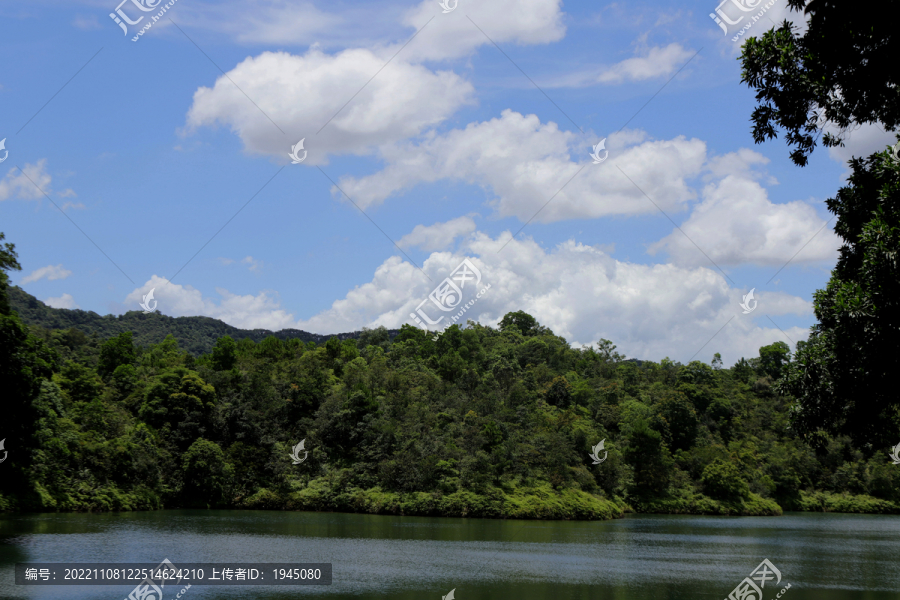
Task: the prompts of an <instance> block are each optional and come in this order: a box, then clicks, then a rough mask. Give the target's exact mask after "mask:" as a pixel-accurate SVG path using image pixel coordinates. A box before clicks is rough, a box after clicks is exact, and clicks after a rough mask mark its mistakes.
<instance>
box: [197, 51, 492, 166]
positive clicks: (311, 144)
mask: <svg viewBox="0 0 900 600" xmlns="http://www.w3.org/2000/svg"><path fill="white" fill-rule="evenodd" d="M388 58H389V57H385V56H382V55H377V54H375V53H373V52H372V51H370V50H365V49H355V50H345V51H343V52H340V53H338V54H336V55H333V56H332V55H328V54H324V53H322V52H321V51H319V50H317V49H314V48H313V49H310V50H309V51H308V52H307V53H306V54H304V55H302V56H295V55H291V54H288V53H285V52H264V53H262V54H260V55H259V56H257V57H251V58H247V59H246V60H244V61H243V62H241V63H240V64H238V65H237V66H236V67H235V68H234V69H232V70H231V71H230V72H229V73H228V77H224V76H223V77H220V78H219V79H218V80H217V81H216V83H215V85H214V86H213V87H212V88H207V87H201V88H200V89H198V90H197V91H196V92H195V93H194V101H193V104H192V106H191V108H190V110H189V111H188V115H187V127H186V131H187V132H190V131H192V130H194V129H196V128H198V127H203V126H213V125H216V124H222V125H227V126H229V127H230V128H231V129H232V131H234V132H235V133H237V134H238V135H239V136H240V138H241V140H242V141H243V143H244V147H245V149H246V151H247V152H251V153H255V154H268V155H270V156H273V157H275V158H276V159H278V160H279V161H280V162H284V163H287V161H288V152H289V151H290V148H291V146H292V145H293V144H295V143H297V141H298V140H299V139H301V138H306V141H305V144H304V148H305V149H306V150H307V152H308V153H309V154H308V156H307V159H306V161H305V163H306V164H312V165H317V164H325V163H327V155H328V154H329V153H336V154H341V153H344V154H347V153H349V154H365V153H367V152H369V151H370V149H371V147H372V146H373V145H376V144H384V143H389V142H393V141H396V140H400V139H405V138H408V137H411V136H414V135H417V134H419V133H420V132H421V131H422V130H423V129H425V128H426V127H430V126H433V125H436V124H437V123H440V122H441V121H443V120H444V119H446V118H447V117H448V116H450V115H452V114H453V113H454V112H455V111H456V110H457V109H458V108H459V107H460V106H462V105H463V104H466V103H469V102H471V101H472V95H473V91H474V89H473V87H472V85H471V84H470V83H468V82H466V81H464V80H463V79H462V78H460V77H459V76H458V75H456V74H455V73H452V72H450V71H438V72H432V71H430V70H428V69H426V68H425V67H423V66H420V65H411V64H408V63H404V62H402V61H399V60H395V61H393V62H391V65H390V68H387V69H384V70H383V71H381V72H380V73H379V74H378V76H377V77H375V78H374V79H372V75H373V74H374V73H376V72H378V71H379V70H380V69H381V68H382V67H384V65H385V63H386V62H387V59H388ZM229 78H230V79H231V80H229ZM370 79H371V81H370V82H369V83H368V85H365V84H366V82H367V81H369V80H370ZM232 81H233V82H234V83H232ZM235 84H237V85H238V86H240V88H241V90H243V91H244V92H245V93H246V94H247V96H249V97H250V98H252V99H253V101H254V102H255V103H256V104H257V105H258V106H259V108H257V107H256V106H254V104H253V103H251V102H250V101H249V100H248V99H247V96H244V94H243V93H241V91H240V90H239V89H238V88H237V87H235ZM364 85H365V87H363V86H364ZM354 95H356V96H355V97H354ZM351 98H353V100H352V101H350V103H349V104H347V106H346V107H345V108H344V109H343V110H341V112H340V114H338V115H337V116H336V117H334V119H332V117H333V116H334V115H335V113H337V112H338V110H339V109H340V108H341V106H342V105H343V104H344V103H345V102H347V101H349V100H350V99H351ZM260 109H261V110H262V111H263V112H264V113H265V114H263V112H260ZM266 115H268V117H269V118H271V119H272V120H273V121H274V122H275V123H277V124H278V127H280V128H281V129H283V130H284V131H285V133H284V134H283V133H281V131H279V130H278V128H276V127H275V125H273V124H272V122H271V121H269V118H267V117H266ZM329 119H332V120H331V121H330V122H329ZM326 123H328V125H327V126H326V127H325V128H324V129H322V133H321V134H317V133H316V132H317V131H319V130H320V129H321V128H322V127H323V125H325V124H326Z"/></svg>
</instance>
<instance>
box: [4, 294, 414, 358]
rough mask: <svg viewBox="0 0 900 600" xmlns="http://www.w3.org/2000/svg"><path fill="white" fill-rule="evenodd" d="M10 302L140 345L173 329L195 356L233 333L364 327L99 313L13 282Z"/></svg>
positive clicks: (23, 312)
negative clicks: (256, 325) (240, 324)
mask: <svg viewBox="0 0 900 600" xmlns="http://www.w3.org/2000/svg"><path fill="white" fill-rule="evenodd" d="M9 302H10V305H11V306H12V308H13V310H15V311H16V312H17V313H19V318H21V319H22V321H23V322H24V323H26V324H28V325H39V326H41V327H44V328H46V329H69V328H71V327H74V328H75V329H78V330H80V331H82V332H84V333H86V334H88V335H91V334H94V333H96V334H97V337H99V338H109V337H112V336H114V335H118V334H120V333H122V332H124V331H131V332H133V333H134V342H135V344H137V345H140V346H148V345H150V344H158V343H159V342H161V341H163V340H164V339H165V338H166V336H167V335H169V334H170V333H171V334H172V335H173V336H174V337H175V339H177V340H178V345H179V347H181V348H182V349H184V350H187V351H188V352H190V353H191V354H193V355H195V356H199V355H200V354H205V353H207V352H209V351H210V350H211V349H212V347H213V345H214V344H215V343H216V340H217V339H219V338H220V337H222V336H225V335H230V336H231V337H232V338H234V339H235V340H241V339H244V338H250V339H251V340H253V341H254V342H260V341H262V340H264V339H265V338H267V337H269V336H270V335H273V336H275V337H277V338H279V339H282V340H289V339H294V338H297V339H300V340H303V341H304V342H316V343H317V344H320V343H324V342H327V341H328V340H329V339H330V338H332V337H337V338H338V339H341V340H345V339H349V338H358V337H359V336H360V334H361V333H362V332H361V331H353V332H350V333H337V334H334V335H319V334H316V333H309V332H308V331H302V330H300V329H282V330H281V331H269V330H268V329H238V328H237V327H232V326H231V325H228V324H227V323H223V322H222V321H219V320H218V319H212V318H210V317H169V316H166V315H164V314H162V313H160V312H159V311H157V312H154V313H150V314H144V313H143V312H141V311H129V312H127V313H125V314H124V315H119V316H115V315H106V316H100V315H98V314H97V313H95V312H92V311H85V310H70V309H67V308H52V307H50V306H47V305H46V304H44V303H43V302H41V301H40V300H38V299H37V298H35V297H34V296H32V295H31V294H29V293H28V292H26V291H25V290H23V289H22V288H20V287H18V286H10V288H9ZM398 333H400V330H399V329H389V330H388V334H389V335H390V338H391V339H394V337H395V336H396V335H397V334H398Z"/></svg>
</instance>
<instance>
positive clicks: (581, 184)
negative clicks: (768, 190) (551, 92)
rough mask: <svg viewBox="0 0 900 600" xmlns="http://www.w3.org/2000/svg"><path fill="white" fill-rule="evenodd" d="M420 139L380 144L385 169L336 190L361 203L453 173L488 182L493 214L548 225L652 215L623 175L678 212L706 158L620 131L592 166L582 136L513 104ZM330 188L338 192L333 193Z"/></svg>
mask: <svg viewBox="0 0 900 600" xmlns="http://www.w3.org/2000/svg"><path fill="white" fill-rule="evenodd" d="M424 138H425V139H424V140H423V141H422V142H421V143H419V144H413V143H410V142H405V143H399V144H393V145H388V146H383V147H382V148H381V149H380V152H381V155H382V158H383V160H384V161H385V163H386V167H385V168H384V169H383V170H382V171H380V172H378V173H375V174H373V175H369V176H365V177H362V178H359V179H357V178H354V177H345V178H342V179H341V181H340V186H341V189H343V190H344V192H346V193H347V194H348V195H349V196H350V197H351V198H353V200H354V202H356V203H357V204H359V205H360V206H361V207H363V208H366V207H368V206H373V205H377V204H380V203H381V202H383V201H384V200H385V199H386V198H387V197H389V196H390V195H392V194H394V193H396V192H400V191H403V190H406V189H409V188H412V187H413V186H415V185H417V184H420V183H431V182H434V181H438V180H441V179H451V180H456V181H462V182H466V183H470V184H477V185H481V186H485V187H487V188H490V190H491V191H492V192H493V194H494V195H495V196H496V198H494V199H493V200H492V201H491V202H490V204H491V205H492V206H493V207H494V208H495V209H496V211H497V213H498V214H499V216H501V217H506V216H516V217H518V218H519V219H520V220H521V221H523V222H525V221H528V220H529V219H531V218H532V217H533V216H534V215H535V214H536V213H537V212H538V210H540V213H539V214H538V215H537V217H536V218H535V221H538V222H542V223H551V222H554V221H559V220H563V219H576V218H596V217H601V216H605V215H616V214H618V215H624V214H641V213H648V212H656V210H657V208H656V207H655V206H654V205H653V203H651V202H650V201H648V200H647V198H646V197H645V196H644V195H643V194H642V193H641V191H640V190H639V189H638V188H636V187H635V185H634V184H633V183H632V182H631V181H629V180H628V178H627V177H625V176H624V175H623V174H622V171H624V172H625V173H627V174H628V176H629V177H631V178H632V179H633V180H634V181H635V182H639V183H640V185H641V188H642V189H643V190H644V191H645V192H646V193H647V194H648V195H649V196H650V197H651V198H653V200H654V202H656V203H657V204H658V205H660V207H662V208H663V209H664V210H665V209H674V210H677V209H679V208H681V207H682V205H683V203H685V202H686V201H688V200H690V199H692V198H693V197H694V192H693V190H691V189H690V187H689V186H688V184H687V182H686V179H687V178H690V177H693V176H695V175H698V174H699V173H700V171H701V168H702V166H703V163H704V161H705V159H706V144H705V143H703V142H702V141H700V140H697V139H691V140H688V139H685V138H684V137H683V136H679V137H676V138H674V139H672V140H661V141H650V140H646V135H645V134H644V133H642V132H635V131H623V132H622V133H617V134H612V135H610V136H609V137H608V138H607V142H606V148H607V149H608V150H609V159H608V160H606V162H604V163H602V164H599V165H594V164H593V163H592V162H591V160H590V158H589V156H588V153H589V151H590V145H589V143H588V142H586V141H585V140H584V138H582V137H581V136H580V135H578V134H575V133H571V132H567V131H561V130H560V129H559V127H558V126H557V125H556V123H553V122H549V123H547V124H542V123H541V122H540V120H539V119H538V117H537V116H535V115H527V116H525V115H522V114H519V113H517V112H514V111H512V110H504V111H503V113H502V115H501V116H500V118H495V119H492V120H490V121H485V122H481V123H470V124H469V125H468V126H467V127H466V128H465V129H455V130H452V131H450V132H448V133H446V134H444V135H437V134H435V133H433V132H431V133H429V134H427V135H426V136H424ZM596 141H599V140H594V143H596ZM573 153H574V156H573ZM617 166H618V167H621V169H622V171H620V170H619V169H618V168H617ZM567 182H568V183H567ZM564 186H565V188H564V189H562V188H563V187H564ZM561 189H562V191H560V190H561ZM332 193H333V194H334V195H335V197H340V192H338V191H337V189H335V188H332ZM551 198H553V201H552V202H550V203H549V204H547V201H548V200H550V199H551ZM544 205H546V207H545V208H543V209H541V207H543V206H544Z"/></svg>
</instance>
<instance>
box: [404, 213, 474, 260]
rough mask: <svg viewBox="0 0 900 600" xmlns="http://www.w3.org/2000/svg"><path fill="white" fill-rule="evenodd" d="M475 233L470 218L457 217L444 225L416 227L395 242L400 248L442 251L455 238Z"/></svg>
mask: <svg viewBox="0 0 900 600" xmlns="http://www.w3.org/2000/svg"><path fill="white" fill-rule="evenodd" d="M473 231H475V221H473V220H472V219H471V217H458V218H456V219H451V220H450V221H447V222H445V223H435V224H434V225H429V226H427V227H426V226H425V225H416V227H415V228H414V229H413V230H412V232H410V233H408V234H406V235H404V236H403V237H402V238H400V241H398V242H397V245H398V246H400V247H401V248H409V247H411V246H418V247H420V248H422V250H427V251H429V252H430V251H434V250H443V249H445V248H447V247H448V246H450V244H452V243H453V242H454V240H456V238H458V237H460V236H463V235H466V234H469V233H472V232H473Z"/></svg>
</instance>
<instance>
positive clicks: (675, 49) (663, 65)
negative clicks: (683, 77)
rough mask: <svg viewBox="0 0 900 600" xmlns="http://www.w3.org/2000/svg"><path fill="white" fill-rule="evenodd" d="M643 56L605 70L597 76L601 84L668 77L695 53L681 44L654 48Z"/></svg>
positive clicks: (629, 59)
mask: <svg viewBox="0 0 900 600" xmlns="http://www.w3.org/2000/svg"><path fill="white" fill-rule="evenodd" d="M642 54H643V56H636V57H633V58H628V59H626V60H623V61H622V62H620V63H617V64H615V65H613V66H612V67H610V68H608V69H605V70H604V71H603V72H601V73H600V74H599V75H598V76H597V81H598V82H600V83H622V82H623V81H643V80H645V79H656V78H659V77H668V76H669V75H671V74H672V73H674V72H676V71H677V70H678V69H680V68H681V67H682V66H683V65H684V63H685V62H687V60H688V59H689V58H691V56H693V55H694V52H693V51H691V50H686V49H684V48H682V47H681V44H674V43H673V44H669V45H668V46H666V47H665V48H661V47H658V46H657V47H653V48H649V49H647V50H646V51H645V52H643V53H642Z"/></svg>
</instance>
